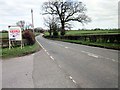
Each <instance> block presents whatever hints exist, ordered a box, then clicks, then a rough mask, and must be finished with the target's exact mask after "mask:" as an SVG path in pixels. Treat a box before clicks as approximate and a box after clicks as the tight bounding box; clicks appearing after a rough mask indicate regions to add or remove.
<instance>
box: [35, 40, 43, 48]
mask: <svg viewBox="0 0 120 90" xmlns="http://www.w3.org/2000/svg"><path fill="white" fill-rule="evenodd" d="M36 41H37V42H38V40H37V39H36ZM38 44H39V45H40V46H41V47H42V48H43V49H44V47H43V46H42V44H41V43H40V42H38Z"/></svg>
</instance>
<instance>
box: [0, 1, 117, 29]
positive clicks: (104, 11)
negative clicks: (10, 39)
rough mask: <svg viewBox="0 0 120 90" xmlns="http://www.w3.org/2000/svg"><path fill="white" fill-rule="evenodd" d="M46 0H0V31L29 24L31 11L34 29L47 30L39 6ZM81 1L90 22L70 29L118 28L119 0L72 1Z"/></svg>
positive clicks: (78, 24)
mask: <svg viewBox="0 0 120 90" xmlns="http://www.w3.org/2000/svg"><path fill="white" fill-rule="evenodd" d="M46 1H48V0H43V1H42V0H0V30H7V29H8V26H9V25H15V24H16V22H18V21H20V20H24V21H25V22H27V23H31V22H32V20H31V9H33V16H34V27H42V28H47V27H46V26H45V25H44V19H43V15H42V14H41V12H42V9H41V6H42V4H43V2H46ZM72 1H81V2H83V3H84V4H85V5H86V8H87V12H86V14H87V15H88V16H89V17H90V18H91V20H92V21H91V22H90V23H88V24H85V25H84V26H82V24H81V23H77V22H76V23H75V24H73V26H72V27H73V28H72V29H82V28H86V29H94V28H103V29H110V28H118V1H119V0H72Z"/></svg>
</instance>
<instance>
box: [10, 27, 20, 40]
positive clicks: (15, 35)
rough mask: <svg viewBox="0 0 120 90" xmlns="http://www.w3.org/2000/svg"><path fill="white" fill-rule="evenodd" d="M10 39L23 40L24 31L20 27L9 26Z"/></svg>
mask: <svg viewBox="0 0 120 90" xmlns="http://www.w3.org/2000/svg"><path fill="white" fill-rule="evenodd" d="M8 32H9V40H18V41H19V40H22V33H21V28H20V27H12V26H11V27H10V28H9V31H8Z"/></svg>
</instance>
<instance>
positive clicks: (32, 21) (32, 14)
mask: <svg viewBox="0 0 120 90" xmlns="http://www.w3.org/2000/svg"><path fill="white" fill-rule="evenodd" d="M31 17H32V26H33V33H34V21H33V10H32V9H31Z"/></svg>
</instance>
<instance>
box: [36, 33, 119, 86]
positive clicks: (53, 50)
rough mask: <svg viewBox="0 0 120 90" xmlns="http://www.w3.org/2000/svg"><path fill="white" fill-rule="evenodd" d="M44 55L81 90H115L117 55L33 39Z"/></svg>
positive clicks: (115, 52)
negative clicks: (105, 89) (92, 89)
mask: <svg viewBox="0 0 120 90" xmlns="http://www.w3.org/2000/svg"><path fill="white" fill-rule="evenodd" d="M36 39H37V41H38V42H39V43H40V44H41V45H42V47H43V49H44V50H45V52H46V54H48V55H49V56H50V57H51V59H53V60H54V61H55V62H56V64H57V65H58V66H59V67H60V68H61V69H62V70H63V71H64V73H66V75H68V76H69V77H70V79H72V80H73V82H74V83H76V84H77V85H79V87H81V88H118V63H119V62H118V51H117V50H111V49H103V48H98V47H91V46H85V45H78V44H72V43H66V42H61V41H53V40H48V39H45V38H43V37H42V36H41V35H40V36H38V37H36Z"/></svg>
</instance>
